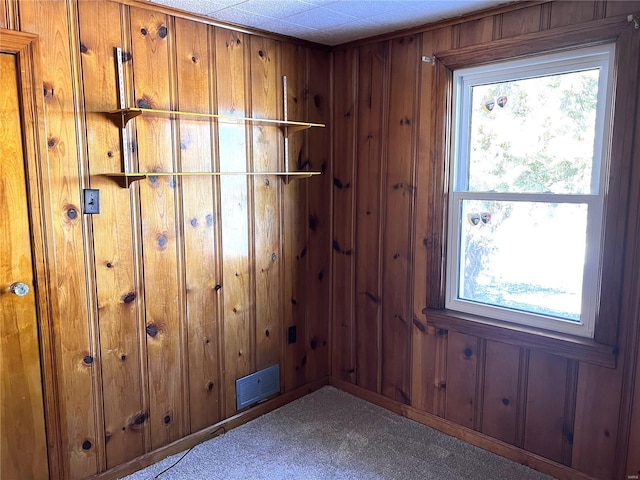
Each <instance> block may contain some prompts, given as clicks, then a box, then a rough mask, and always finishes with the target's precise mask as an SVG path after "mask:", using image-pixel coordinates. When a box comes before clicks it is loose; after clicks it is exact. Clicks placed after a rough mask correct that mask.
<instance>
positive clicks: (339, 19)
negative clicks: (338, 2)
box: [285, 7, 356, 30]
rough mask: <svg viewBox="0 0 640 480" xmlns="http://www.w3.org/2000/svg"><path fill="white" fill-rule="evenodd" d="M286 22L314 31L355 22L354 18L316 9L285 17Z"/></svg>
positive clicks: (324, 9) (323, 9) (320, 8)
mask: <svg viewBox="0 0 640 480" xmlns="http://www.w3.org/2000/svg"><path fill="white" fill-rule="evenodd" d="M285 19H286V21H287V22H290V23H295V24H298V25H304V26H307V27H310V28H315V29H316V30H322V29H326V28H332V27H335V26H338V25H343V24H345V23H350V22H353V21H354V20H356V17H353V16H350V15H345V14H343V13H338V12H334V11H332V10H329V9H328V8H324V7H318V8H314V9H312V10H307V11H306V12H303V13H298V14H296V15H291V16H288V17H285Z"/></svg>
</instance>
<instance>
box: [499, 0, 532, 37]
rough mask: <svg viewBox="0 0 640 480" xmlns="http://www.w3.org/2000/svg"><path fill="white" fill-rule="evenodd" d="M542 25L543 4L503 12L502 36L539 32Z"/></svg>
mask: <svg viewBox="0 0 640 480" xmlns="http://www.w3.org/2000/svg"><path fill="white" fill-rule="evenodd" d="M541 26H542V5H535V6H533V7H528V8H523V9H521V10H516V11H513V12H506V13H503V14H502V29H501V35H500V37H501V38H508V37H515V36H518V35H523V34H525V33H531V32H537V31H538V30H541Z"/></svg>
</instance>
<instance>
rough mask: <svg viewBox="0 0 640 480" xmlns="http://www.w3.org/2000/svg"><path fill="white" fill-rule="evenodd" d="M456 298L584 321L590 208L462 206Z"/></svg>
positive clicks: (475, 203) (526, 204)
mask: <svg viewBox="0 0 640 480" xmlns="http://www.w3.org/2000/svg"><path fill="white" fill-rule="evenodd" d="M461 213H462V216H461V220H460V223H461V225H460V251H461V256H460V263H459V266H458V268H459V277H458V278H459V279H460V281H459V285H458V298H459V299H462V300H469V301H473V302H478V303H482V304H488V305H495V306H499V307H505V308H510V309H515V310H521V311H528V312H532V313H539V314H542V315H547V316H552V317H558V318H563V319H567V320H571V321H579V320H580V310H581V305H582V277H583V270H584V261H585V244H586V227H587V205H586V204H555V203H540V202H537V203H536V202H510V201H482V200H463V201H462V212H461Z"/></svg>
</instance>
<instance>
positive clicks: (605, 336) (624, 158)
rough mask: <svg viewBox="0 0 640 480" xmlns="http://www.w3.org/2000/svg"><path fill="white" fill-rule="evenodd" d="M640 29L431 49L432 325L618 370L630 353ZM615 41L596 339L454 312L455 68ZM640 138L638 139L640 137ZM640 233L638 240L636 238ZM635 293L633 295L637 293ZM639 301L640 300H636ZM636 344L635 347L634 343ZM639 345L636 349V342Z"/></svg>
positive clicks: (597, 27) (428, 301)
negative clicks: (449, 262) (450, 298)
mask: <svg viewBox="0 0 640 480" xmlns="http://www.w3.org/2000/svg"><path fill="white" fill-rule="evenodd" d="M636 33H637V31H636V30H634V29H633V28H632V23H630V19H629V16H628V15H617V16H612V17H606V18H602V19H598V20H593V21H589V22H584V23H579V24H569V25H566V26H562V27H557V28H551V29H543V30H540V31H536V32H531V33H526V34H522V35H517V36H514V37H508V38H502V39H498V40H491V41H489V42H486V43H482V44H474V45H469V46H465V47H453V48H449V49H445V50H435V51H433V52H432V51H430V50H429V47H428V45H425V46H424V47H423V52H424V53H426V54H427V55H428V54H430V53H431V54H432V55H433V57H432V58H433V59H434V60H435V61H433V62H431V63H430V65H429V64H425V63H423V64H422V65H423V67H422V74H423V75H426V77H425V78H430V79H431V82H432V85H433V87H430V88H431V91H432V95H431V96H430V98H431V105H430V109H429V110H430V111H429V113H428V115H429V117H431V118H432V119H433V120H432V121H431V122H430V126H429V127H428V130H429V132H430V135H429V137H430V138H431V139H432V145H431V146H430V148H429V152H428V158H429V160H428V161H429V164H430V165H431V166H432V169H433V170H432V173H431V175H432V176H433V179H432V182H433V185H434V187H435V188H436V192H435V193H434V195H433V196H432V197H431V199H430V200H429V209H428V210H427V218H426V219H425V222H426V225H428V231H427V233H426V234H425V235H426V236H425V238H424V239H423V244H424V246H425V248H426V249H427V251H426V259H427V264H426V266H427V270H426V272H425V274H426V276H427V283H426V295H425V304H424V305H425V307H424V308H423V309H422V313H423V314H424V315H425V320H426V322H427V325H429V326H430V327H432V328H435V329H436V331H437V332H441V333H443V334H446V332H447V331H455V332H459V333H463V334H469V335H473V336H476V337H478V338H481V339H485V340H494V341H501V342H505V343H510V344H512V345H515V346H519V347H521V348H525V349H527V348H533V347H535V348H536V349H538V350H542V351H547V352H550V353H553V354H556V355H561V356H563V357H566V358H569V359H572V360H576V361H580V362H586V363H590V364H594V365H600V366H603V367H607V368H615V367H616V364H617V360H618V355H619V349H618V345H619V343H620V344H622V346H623V347H624V348H627V350H628V344H629V342H630V337H629V336H628V334H629V331H630V330H629V329H630V328H631V326H630V325H633V323H632V322H633V321H634V318H636V317H635V316H634V314H633V309H632V308H631V306H630V305H631V304H630V303H629V302H630V300H629V298H630V297H629V296H630V295H631V294H632V292H630V291H629V290H628V289H629V284H628V282H629V278H630V277H629V276H630V275H633V272H632V271H631V272H630V270H629V269H625V260H627V259H629V258H631V259H633V258H635V257H634V250H633V246H634V245H636V244H637V243H638V242H640V237H638V236H637V235H636V234H635V233H634V232H635V230H631V231H627V226H628V225H631V226H633V225H636V223H637V218H636V213H637V208H636V207H635V206H633V205H631V204H630V203H629V200H630V199H632V198H638V196H640V182H636V184H634V183H632V180H633V179H634V178H635V177H637V176H638V175H639V173H638V171H637V170H638V169H633V168H632V166H633V164H634V162H635V161H636V160H634V158H636V157H635V155H636V153H634V138H635V135H636V133H637V131H636V111H635V107H636V103H635V102H636V101H637V100H638V92H637V73H638V71H639V70H638V68H640V66H639V60H638V58H639V57H638V52H639V51H640V45H639V41H638V37H637V35H636ZM608 42H615V44H616V55H615V57H616V58H615V60H614V65H615V66H614V78H615V80H614V89H615V91H616V100H615V111H614V115H613V121H612V129H613V131H612V134H611V135H612V142H611V143H612V147H611V166H610V178H609V180H608V182H607V184H606V189H607V191H606V195H605V215H604V218H605V225H604V242H603V252H604V253H603V256H604V259H603V269H602V270H603V271H602V285H601V297H600V305H599V307H600V308H599V312H598V316H597V317H596V322H595V335H594V338H593V339H588V338H585V337H577V336H575V335H569V334H560V333H554V332H550V331H548V330H542V329H535V328H532V327H525V326H519V325H515V324H508V323H505V322H501V321H499V320H495V319H492V318H488V317H482V318H475V319H474V320H475V321H469V320H470V319H471V317H473V316H472V315H469V314H462V313H459V312H454V311H451V310H447V309H445V308H444V295H445V291H444V290H445V288H444V279H445V276H444V275H445V263H446V258H447V255H448V253H447V250H446V212H447V209H446V201H447V198H448V194H449V191H448V185H449V182H448V172H449V168H448V161H449V149H450V148H451V145H450V130H451V121H452V118H451V115H450V113H451V112H450V106H451V82H452V71H453V70H454V69H457V68H464V67H471V66H475V65H481V64H483V63H490V62H496V61H500V60H508V59H517V58H524V57H527V56H531V55H537V54H541V53H545V52H548V53H552V52H558V51H562V50H566V49H572V48H580V47H584V46H589V45H598V44H602V43H608ZM636 141H637V140H636ZM636 237H638V238H636ZM632 297H633V295H632ZM634 298H635V297H634ZM631 345H632V346H633V345H635V344H634V343H631ZM634 348H635V347H634Z"/></svg>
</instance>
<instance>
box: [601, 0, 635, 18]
mask: <svg viewBox="0 0 640 480" xmlns="http://www.w3.org/2000/svg"><path fill="white" fill-rule="evenodd" d="M606 12H607V13H606V14H607V17H615V16H617V15H624V14H627V13H638V12H640V1H638V0H609V1H608V2H607V5H606Z"/></svg>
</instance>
